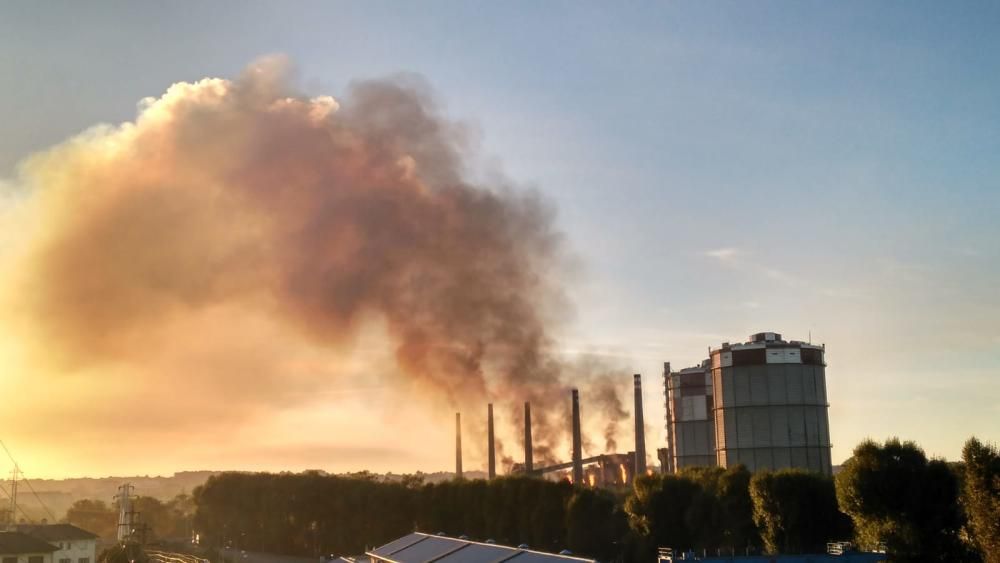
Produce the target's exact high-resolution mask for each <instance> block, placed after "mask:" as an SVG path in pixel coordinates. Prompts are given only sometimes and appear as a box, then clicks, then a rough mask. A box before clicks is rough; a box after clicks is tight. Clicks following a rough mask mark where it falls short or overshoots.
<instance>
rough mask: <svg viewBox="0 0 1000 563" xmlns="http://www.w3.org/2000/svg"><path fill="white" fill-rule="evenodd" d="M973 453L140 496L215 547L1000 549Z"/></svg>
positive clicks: (997, 508)
mask: <svg viewBox="0 0 1000 563" xmlns="http://www.w3.org/2000/svg"><path fill="white" fill-rule="evenodd" d="M963 457H964V463H962V464H951V465H949V464H947V463H945V462H943V461H939V460H928V459H927V457H926V456H925V455H924V453H923V451H921V450H920V448H918V447H917V446H916V445H914V444H912V443H902V442H900V441H899V440H895V439H893V440H889V441H887V442H885V444H877V443H875V442H871V441H866V442H864V443H862V444H860V445H858V447H857V448H855V450H854V455H853V457H852V458H851V459H850V460H848V461H847V462H846V463H845V465H844V467H843V469H842V471H841V472H840V474H839V475H838V476H837V478H836V479H835V480H834V479H831V478H830V477H826V476H823V475H819V474H816V473H807V472H804V471H800V470H781V471H777V472H767V471H764V472H759V473H757V474H753V475H752V474H751V473H750V472H749V471H747V469H746V468H745V467H743V466H736V467H731V468H728V469H722V468H718V467H696V468H685V469H684V470H682V471H681V472H680V473H679V474H677V475H649V476H643V477H640V478H639V479H637V480H636V482H635V484H634V486H633V488H632V490H631V491H618V492H610V491H604V490H594V489H589V488H578V487H573V486H572V485H570V484H569V483H567V482H553V481H547V480H542V479H535V478H527V477H506V478H500V479H495V480H493V481H484V480H452V481H444V482H440V483H435V484H426V483H424V482H423V481H422V479H421V478H419V477H414V476H407V477H403V478H401V479H398V478H397V479H390V478H386V477H380V476H375V475H372V474H369V473H358V474H351V475H327V474H324V473H320V472H306V473H300V474H292V473H282V474H269V473H224V474H219V475H216V476H214V477H211V478H210V479H209V480H208V481H207V482H206V483H205V485H203V486H202V487H199V488H198V489H196V490H195V492H194V495H193V496H192V497H188V496H185V495H181V496H179V497H177V498H175V499H173V500H171V501H169V502H160V501H158V500H156V499H153V498H149V497H138V498H136V499H134V503H135V506H134V508H135V510H136V511H139V512H141V513H142V520H143V521H144V522H145V523H146V524H147V525H148V526H149V527H150V529H149V532H148V535H147V538H148V539H151V540H156V539H170V538H184V537H188V536H189V535H190V533H191V530H192V529H194V530H197V531H198V532H199V533H200V534H201V539H202V543H203V545H204V547H206V548H208V549H210V550H211V549H213V548H220V547H225V546H229V547H235V548H238V549H246V550H248V551H264V552H272V553H283V554H289V555H303V556H316V555H320V554H330V553H336V554H357V553H361V552H363V551H365V548H368V547H373V546H377V545H381V544H383V543H385V542H387V541H390V540H392V539H395V538H397V537H399V536H402V535H405V534H407V533H409V532H411V531H413V530H419V531H424V532H429V533H437V532H443V533H445V534H448V535H451V536H460V535H466V536H468V537H470V538H472V539H477V540H486V539H493V540H496V541H497V542H499V543H502V544H506V545H519V544H522V543H525V544H528V545H530V546H531V547H532V548H535V549H541V550H545V551H560V550H562V549H566V548H568V549H570V550H571V551H573V552H574V553H577V554H580V555H587V556H591V557H596V558H597V559H599V560H600V561H616V562H622V563H624V562H635V563H639V562H643V563H647V562H648V561H652V560H655V557H654V553H655V549H656V548H657V547H671V548H674V549H675V550H684V551H687V550H695V551H697V552H701V551H702V550H706V551H708V552H710V553H713V552H716V550H718V551H721V552H723V553H730V552H735V553H743V552H746V551H750V552H759V551H761V550H766V551H768V552H772V553H778V552H780V553H807V552H822V551H824V550H825V543H826V542H828V541H836V540H844V539H849V538H853V539H854V541H855V542H856V543H857V544H859V545H860V546H862V547H865V548H872V547H875V546H876V544H878V543H879V542H885V543H886V544H888V547H889V552H890V561H894V562H896V561H899V562H910V561H969V562H974V561H978V560H980V559H985V560H986V561H987V563H1000V559H998V558H997V557H998V556H997V554H998V553H1000V452H998V450H997V448H996V447H995V446H991V445H984V444H982V443H980V442H979V441H977V440H975V439H972V440H969V442H968V443H966V445H965V450H964V452H963ZM835 483H836V484H835ZM67 520H68V521H69V522H71V523H73V524H76V525H78V526H80V527H81V528H84V529H87V530H90V531H92V532H95V533H97V534H99V535H101V536H102V537H103V538H105V539H110V538H113V537H114V535H115V531H116V523H117V508H116V507H115V506H114V505H111V506H109V505H107V504H105V503H103V502H100V501H91V500H82V501H78V502H76V503H75V504H74V505H73V506H72V507H71V508H70V509H69V511H68V513H67ZM852 524H853V525H852ZM977 547H978V551H977V550H976V548H977ZM980 553H982V557H980ZM107 555H108V559H109V561H110V560H111V559H113V558H114V556H115V555H116V553H114V552H113V551H109V552H108V553H107ZM117 555H118V556H120V554H117Z"/></svg>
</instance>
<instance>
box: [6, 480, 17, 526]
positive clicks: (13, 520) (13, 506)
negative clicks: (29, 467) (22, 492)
mask: <svg viewBox="0 0 1000 563" xmlns="http://www.w3.org/2000/svg"><path fill="white" fill-rule="evenodd" d="M17 472H18V467H17V464H14V469H12V470H11V472H10V523H9V524H8V528H7V529H8V530H11V531H13V530H14V527H15V526H17Z"/></svg>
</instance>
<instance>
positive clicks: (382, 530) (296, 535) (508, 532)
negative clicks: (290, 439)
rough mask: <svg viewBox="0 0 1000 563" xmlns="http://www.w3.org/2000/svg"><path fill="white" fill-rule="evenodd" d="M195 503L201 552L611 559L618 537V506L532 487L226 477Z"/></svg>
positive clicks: (597, 495) (555, 487)
mask: <svg viewBox="0 0 1000 563" xmlns="http://www.w3.org/2000/svg"><path fill="white" fill-rule="evenodd" d="M195 500H196V502H197V504H198V515H197V519H196V525H197V526H198V530H199V532H200V533H201V534H202V538H203V540H204V541H205V542H207V543H209V544H211V545H214V546H221V545H227V544H232V545H233V546H236V547H239V548H241V549H247V550H255V551H268V552H275V553H288V554H298V555H319V554H329V553H337V554H356V553H361V552H363V551H364V550H365V548H368V547H373V546H377V545H380V544H382V543H385V542H387V541H389V540H392V539H394V538H396V537H398V536H402V535H405V534H407V533H409V532H411V531H413V530H421V531H425V532H430V533H437V532H443V533H446V534H448V535H453V536H458V535H468V536H470V537H473V538H478V539H493V540H495V541H497V542H500V543H504V544H508V545H519V544H522V543H526V544H528V545H530V546H532V547H533V548H537V549H543V550H554V551H559V550H562V549H566V548H567V547H570V548H575V550H576V551H578V552H580V553H587V554H591V555H595V556H597V555H599V556H608V555H611V554H612V552H613V551H614V550H615V549H617V547H616V546H615V545H614V544H615V542H616V541H617V540H619V539H620V536H617V533H618V532H616V530H623V529H624V516H623V515H621V513H620V510H619V509H618V508H617V507H618V506H620V501H618V500H617V499H616V498H615V497H613V496H610V495H609V494H608V493H605V492H596V491H591V490H585V489H574V488H573V487H572V486H570V485H569V484H568V483H565V482H561V483H556V482H551V481H545V480H541V479H531V478H515V477H508V478H500V479H495V480H493V481H489V482H487V481H482V480H475V481H465V480H456V481H447V482H443V483H438V484H426V485H425V484H422V483H420V482H419V481H418V480H408V481H386V480H382V479H379V478H377V477H375V476H373V475H370V474H356V475H346V476H345V475H324V474H320V473H316V472H308V473H303V474H290V473H283V474H277V475H275V474H263V473H259V474H250V473H226V474H222V475H218V476H215V477H212V478H210V479H209V480H208V482H207V483H206V484H205V485H204V486H203V487H201V488H199V489H197V490H196V491H195ZM615 522H621V524H617V525H616V524H615Z"/></svg>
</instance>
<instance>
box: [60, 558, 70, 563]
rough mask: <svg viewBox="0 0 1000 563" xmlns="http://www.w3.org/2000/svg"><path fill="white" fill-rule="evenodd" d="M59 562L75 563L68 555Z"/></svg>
mask: <svg viewBox="0 0 1000 563" xmlns="http://www.w3.org/2000/svg"><path fill="white" fill-rule="evenodd" d="M59 563H73V560H72V559H70V558H69V557H67V558H66V559H60V560H59Z"/></svg>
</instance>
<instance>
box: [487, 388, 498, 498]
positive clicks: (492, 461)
mask: <svg viewBox="0 0 1000 563" xmlns="http://www.w3.org/2000/svg"><path fill="white" fill-rule="evenodd" d="M486 433H487V435H488V438H487V440H489V444H487V451H488V452H489V454H488V456H489V457H488V460H489V461H488V463H489V466H488V468H487V471H486V475H487V478H488V479H493V478H494V477H496V476H497V452H496V445H495V443H494V441H493V403H490V404H489V406H488V407H487V410H486Z"/></svg>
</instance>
